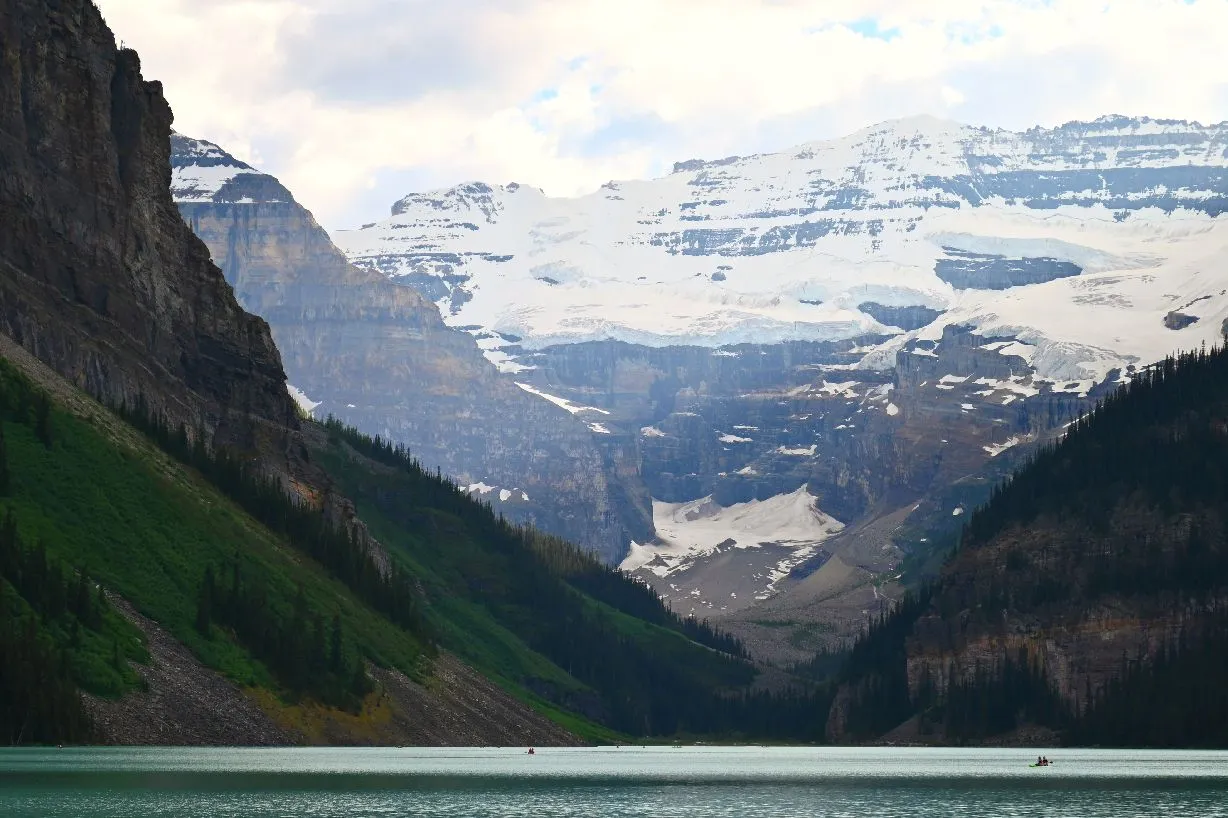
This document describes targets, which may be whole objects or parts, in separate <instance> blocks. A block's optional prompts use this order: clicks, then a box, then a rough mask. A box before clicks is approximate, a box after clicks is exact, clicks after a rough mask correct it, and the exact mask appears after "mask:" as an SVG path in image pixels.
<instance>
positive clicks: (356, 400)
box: [171, 134, 652, 560]
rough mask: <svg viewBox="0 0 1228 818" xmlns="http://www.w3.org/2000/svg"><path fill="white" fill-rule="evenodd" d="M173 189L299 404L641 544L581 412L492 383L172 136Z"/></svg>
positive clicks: (564, 524)
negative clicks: (269, 341) (255, 319)
mask: <svg viewBox="0 0 1228 818" xmlns="http://www.w3.org/2000/svg"><path fill="white" fill-rule="evenodd" d="M171 188H172V192H173V194H174V198H175V200H176V203H177V205H178V207H179V211H180V213H181V215H182V216H183V218H184V220H185V221H186V222H187V223H188V225H189V226H190V227H191V228H192V230H193V232H195V233H196V235H197V236H199V237H200V238H201V240H202V241H204V242H205V244H206V245H207V246H208V247H209V251H210V253H211V254H212V256H213V259H214V260H215V261H216V262H217V264H218V266H219V267H221V268H222V270H223V272H224V273H225V275H226V279H227V281H229V282H230V283H231V285H232V286H233V287H234V290H235V294H236V296H237V297H238V298H239V300H240V302H241V303H242V304H243V305H244V307H246V308H247V309H249V310H251V311H252V312H253V313H256V314H258V315H260V316H262V317H263V318H265V319H266V320H267V321H268V322H269V325H270V328H271V330H272V333H273V338H274V340H275V341H276V343H277V346H278V349H279V351H280V353H281V359H282V363H283V365H284V367H285V370H286V373H287V374H288V376H289V378H290V382H291V384H293V385H292V386H291V387H290V392H291V395H292V396H293V397H294V398H295V399H296V400H297V401H298V402H299V405H300V406H301V407H302V408H303V409H304V411H307V412H314V413H315V414H316V416H317V417H323V416H326V415H333V416H335V417H337V418H339V419H341V420H343V421H345V422H346V423H349V424H352V425H354V426H356V427H358V428H359V429H361V430H362V431H364V432H367V433H369V434H377V435H380V436H382V437H385V438H388V439H392V440H396V441H398V442H400V443H404V444H406V445H407V446H409V447H410V449H411V450H412V451H413V453H414V455H415V456H416V457H417V458H418V459H419V460H420V461H421V462H422V463H424V464H425V465H427V466H428V467H431V468H439V469H441V470H442V471H443V473H444V474H446V475H448V476H450V477H452V478H454V479H455V480H457V481H458V482H459V484H460V485H462V486H464V487H466V488H467V490H468V491H469V492H470V493H471V494H473V495H474V496H477V497H480V498H481V499H482V500H483V501H485V502H488V503H490V504H491V505H492V506H493V507H495V508H496V509H498V511H499V512H500V513H501V514H504V515H506V516H507V517H508V518H509V519H512V520H516V521H518V522H530V523H533V524H534V525H536V526H538V527H539V528H542V529H544V530H546V531H550V532H552V533H555V534H558V535H560V536H563V537H567V538H569V539H572V540H575V541H576V542H579V543H582V544H583V545H585V546H587V547H588V548H590V549H592V550H593V551H595V552H597V553H599V554H601V555H602V556H604V557H605V558H606V559H609V560H617V559H620V558H621V557H622V555H623V554H624V553H625V551H626V548H627V542H628V540H630V539H631V538H634V537H641V538H646V537H647V536H650V535H651V530H652V529H651V523H650V510H649V501H648V498H647V492H646V491H644V490H643V488H642V486H641V484H640V483H639V478H638V476H637V475H635V473H634V470H630V472H629V473H628V480H629V483H628V484H625V485H624V484H623V482H622V479H621V478H620V477H619V476H618V475H617V474H616V467H615V465H614V463H613V461H612V460H611V459H610V456H609V455H608V453H607V452H606V451H605V450H603V449H602V447H599V446H598V445H597V444H596V443H595V442H594V441H593V439H592V435H591V432H590V427H589V426H588V425H586V424H585V422H584V420H585V419H584V418H579V417H576V418H573V417H571V416H570V414H569V413H568V412H565V411H563V410H562V409H561V408H559V407H556V406H551V405H549V404H548V403H545V402H543V401H541V400H538V399H537V398H536V397H534V396H532V395H530V394H528V393H526V392H525V391H524V390H522V389H518V388H517V387H516V385H515V384H514V383H512V382H511V381H509V380H508V379H506V378H504V377H501V376H500V375H499V373H498V372H497V371H496V369H495V367H494V366H492V365H491V364H490V362H489V361H487V360H486V359H485V358H484V357H483V354H482V352H481V351H480V350H479V349H478V346H477V344H476V343H475V341H474V339H473V338H472V337H471V336H470V335H467V334H466V333H464V332H462V331H460V330H457V329H453V328H450V327H448V326H446V325H445V324H444V323H443V321H442V320H441V318H440V315H439V311H438V309H437V308H436V307H435V305H434V304H432V303H431V302H429V301H427V300H426V299H424V298H423V297H422V296H421V295H420V294H419V293H418V292H417V291H415V290H414V289H412V288H410V287H404V286H400V285H398V284H397V283H394V282H390V281H389V280H388V279H386V278H384V277H383V276H381V275H379V274H378V273H374V272H372V271H370V270H365V269H359V268H356V267H354V266H353V265H350V264H348V263H347V262H346V259H345V257H344V256H343V255H342V254H341V253H340V252H339V251H338V250H337V249H336V247H334V246H333V244H332V242H331V241H330V240H329V237H328V234H327V233H325V232H324V230H323V229H322V228H321V227H320V226H319V225H318V224H316V222H315V219H314V218H313V217H312V215H311V214H310V213H309V212H308V211H307V210H306V209H305V208H303V207H302V206H301V205H299V204H298V203H297V202H296V201H295V200H294V197H293V196H292V195H291V193H290V191H288V190H287V189H286V188H285V187H284V186H283V185H282V184H281V183H280V182H279V181H278V180H277V179H275V178H274V177H272V176H270V175H268V174H265V173H262V172H260V171H258V170H256V169H255V168H253V167H251V166H250V165H248V164H247V163H245V162H243V161H241V160H239V159H236V158H235V157H233V156H232V155H230V154H229V153H227V152H226V151H225V150H223V149H222V148H220V147H218V146H217V145H214V144H212V143H209V142H204V141H201V140H196V139H191V138H189V137H187V136H184V135H182V134H174V135H172V137H171Z"/></svg>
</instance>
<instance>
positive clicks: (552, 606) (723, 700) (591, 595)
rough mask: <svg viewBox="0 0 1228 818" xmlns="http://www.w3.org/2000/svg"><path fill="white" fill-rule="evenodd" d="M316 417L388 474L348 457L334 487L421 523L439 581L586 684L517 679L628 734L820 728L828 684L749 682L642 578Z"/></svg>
mask: <svg viewBox="0 0 1228 818" xmlns="http://www.w3.org/2000/svg"><path fill="white" fill-rule="evenodd" d="M325 426H326V428H327V430H328V433H329V435H330V438H331V442H332V443H333V444H334V445H342V444H344V445H345V446H348V447H349V448H351V449H353V450H354V451H356V452H358V453H359V454H361V455H364V456H366V457H369V458H371V459H373V460H376V461H377V462H380V463H382V464H384V465H386V466H389V467H390V468H392V469H394V470H395V471H396V472H397V474H398V475H399V476H400V477H399V479H391V478H388V477H384V476H372V475H370V474H369V473H364V472H362V471H361V470H358V469H355V470H354V471H353V472H352V473H351V474H350V477H351V480H352V481H353V483H352V485H349V486H347V488H346V491H347V493H348V494H350V495H351V496H352V497H353V499H355V501H358V502H363V503H366V504H368V505H369V506H370V507H373V508H375V509H377V510H378V512H379V513H380V514H382V515H384V516H385V517H387V518H388V519H389V520H391V521H392V522H394V523H395V524H397V527H398V528H399V529H400V530H402V531H406V532H432V533H431V534H429V535H426V536H429V537H430V538H431V540H430V544H429V546H428V547H426V548H425V549H424V550H423V551H422V552H420V553H419V555H418V556H419V558H420V559H423V560H429V561H430V563H431V564H432V565H433V566H434V569H435V571H436V573H438V574H439V575H440V576H446V577H450V578H453V579H452V580H451V583H452V584H450V585H448V586H447V587H446V588H441V589H440V590H439V593H444V594H449V595H458V596H461V597H463V598H466V599H468V600H470V601H471V602H472V603H473V604H476V605H480V606H482V607H484V608H485V609H486V610H487V611H489V612H490V614H491V617H492V619H493V620H494V621H495V622H497V623H498V624H499V625H500V626H502V627H504V628H506V629H508V630H510V631H511V632H512V633H514V634H516V636H517V637H519V638H520V639H521V640H522V641H523V642H524V643H525V644H526V645H527V646H528V647H529V648H531V649H532V650H534V651H536V652H537V653H539V654H541V655H542V656H545V657H546V658H548V659H550V660H551V661H552V662H553V663H554V664H555V665H557V666H558V667H559V668H561V669H562V670H564V671H566V672H567V673H568V674H570V675H571V676H572V677H573V678H575V679H576V680H578V681H580V682H582V683H583V684H584V685H586V686H587V687H588V688H590V689H591V691H592V694H585V693H582V692H577V691H565V690H558V689H552V688H551V687H550V686H549V685H546V686H541V685H540V684H539V683H538V682H536V681H534V680H533V679H524V680H521V681H522V682H523V683H525V684H526V685H527V686H528V687H530V688H531V689H535V690H536V691H537V692H538V693H539V694H541V695H543V696H545V697H546V698H548V699H550V700H552V701H555V702H557V703H559V704H561V705H562V706H564V707H567V708H569V709H572V710H575V711H577V712H580V713H582V714H583V715H586V716H587V717H589V718H591V719H594V720H596V721H599V722H601V723H603V724H605V725H607V726H609V727H612V728H614V729H616V730H619V731H621V732H625V733H629V734H632V735H641V736H647V735H652V736H670V735H676V734H690V735H730V736H732V735H740V736H746V737H759V738H772V739H781V740H785V739H794V740H801V739H802V738H803V737H804V736H814V735H821V733H822V722H821V715H822V713H824V712H825V706H826V705H825V704H824V703H825V702H829V701H830V698H829V693H828V691H827V690H826V689H824V688H821V687H818V686H814V687H799V688H797V689H795V690H788V691H780V692H776V693H772V694H768V693H759V692H751V691H750V690H749V686H750V684H751V682H752V681H753V679H754V677H755V675H756V670H755V668H754V667H753V666H752V665H751V664H750V663H749V662H748V661H746V660H745V659H744V658H743V657H745V655H746V652H745V648H744V647H743V646H742V645H741V643H740V642H738V641H737V640H736V639H734V638H732V637H729V636H726V635H724V634H721V633H720V632H718V631H717V630H716V629H714V628H712V627H711V626H710V625H708V624H707V623H704V622H699V621H696V620H693V619H691V620H684V619H682V618H680V617H678V616H677V615H676V614H674V613H673V612H672V611H670V610H669V609H668V608H667V607H665V605H664V604H663V603H662V602H661V600H660V598H659V597H658V596H657V595H656V594H655V592H653V591H652V589H650V588H647V587H646V586H644V585H642V584H640V583H637V582H635V581H634V580H631V579H630V578H627V577H625V576H622V575H621V574H619V573H618V572H617V571H615V570H614V569H611V568H609V567H607V566H604V565H602V564H601V563H599V562H598V561H597V560H596V559H595V558H593V557H592V556H590V555H588V554H586V553H584V552H582V551H580V550H579V549H578V548H576V547H574V546H572V545H570V544H568V543H565V542H563V541H561V540H558V539H557V538H553V537H548V536H545V535H542V534H540V533H539V532H536V531H533V530H531V529H528V528H522V527H519V526H514V525H511V524H510V523H508V522H507V521H506V520H504V519H502V518H501V517H499V516H498V515H496V514H495V513H494V512H493V511H492V510H491V508H490V507H489V506H488V505H486V504H481V503H478V502H476V501H475V500H473V499H472V498H470V497H469V496H468V495H467V494H466V493H464V492H463V491H461V490H460V489H459V488H458V487H457V486H455V485H454V484H452V483H450V482H449V481H447V480H445V479H443V478H442V477H441V476H440V475H439V474H438V473H433V474H432V473H428V472H427V471H426V470H424V469H423V468H422V467H421V465H420V464H419V463H417V462H416V461H415V460H414V459H413V458H412V457H411V456H410V455H409V453H408V451H407V450H406V449H405V448H404V447H403V446H398V445H394V444H391V443H389V442H387V441H384V440H380V439H378V438H371V437H368V436H366V435H363V434H361V433H359V432H357V431H356V430H354V429H353V428H351V427H348V426H345V425H343V424H341V423H340V422H339V421H337V420H335V419H333V418H329V419H328V420H326V421H325ZM407 542H408V541H407ZM697 643H698V644H697ZM699 645H702V646H703V647H700V646H699ZM457 647H458V648H460V647H461V646H459V645H458V646H457ZM705 647H706V648H709V649H708V650H705V649H704V648H705ZM773 714H775V715H773ZM816 719H818V721H816Z"/></svg>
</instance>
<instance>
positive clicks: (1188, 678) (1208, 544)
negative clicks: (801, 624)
mask: <svg viewBox="0 0 1228 818" xmlns="http://www.w3.org/2000/svg"><path fill="white" fill-rule="evenodd" d="M1226 464H1228V353H1226V352H1225V351H1224V350H1222V349H1211V350H1206V349H1202V350H1199V351H1196V352H1191V353H1187V354H1182V355H1179V356H1176V357H1171V358H1168V359H1166V360H1165V361H1164V362H1163V363H1161V364H1159V365H1157V366H1155V367H1153V368H1150V369H1148V370H1145V371H1143V372H1140V373H1137V374H1136V375H1135V377H1134V379H1133V380H1132V381H1131V382H1130V383H1129V384H1128V385H1126V386H1125V387H1123V388H1122V389H1120V390H1118V391H1117V392H1115V393H1114V394H1112V395H1111V396H1109V397H1108V398H1106V399H1105V400H1104V401H1103V402H1101V403H1100V404H1098V405H1097V407H1096V408H1095V409H1094V410H1093V411H1092V412H1091V413H1090V414H1088V415H1086V416H1083V417H1081V418H1080V419H1078V420H1077V421H1075V422H1074V423H1073V424H1072V425H1071V427H1070V428H1069V430H1068V432H1067V434H1066V435H1065V437H1064V438H1063V439H1062V440H1061V441H1059V442H1057V443H1055V444H1054V445H1052V446H1049V447H1047V448H1045V449H1043V450H1041V451H1039V452H1038V453H1036V454H1035V455H1034V456H1033V457H1032V458H1031V459H1030V461H1029V462H1028V463H1027V464H1026V465H1025V466H1024V467H1023V468H1022V469H1021V470H1020V471H1019V472H1018V473H1017V474H1016V475H1014V476H1013V477H1012V478H1011V479H1010V480H1009V481H1007V482H1005V483H1003V484H1002V485H1000V486H998V487H997V488H996V489H995V490H994V491H993V493H992V495H991V498H990V500H989V502H988V503H987V504H986V505H984V506H982V507H981V508H979V509H978V510H976V511H975V512H974V513H973V514H972V515H970V518H969V520H968V522H967V524H966V526H965V528H964V530H963V533H962V536H961V538H960V543H959V546H958V549H959V553H957V554H956V556H955V557H954V558H953V560H952V561H951V562H950V563H949V564H948V566H947V568H946V569H945V570H944V572H943V574H942V576H941V577H940V578H939V579H938V580H937V581H936V584H935V585H934V586H932V587H930V588H927V589H925V590H924V591H923V592H922V594H921V595H919V596H917V597H913V598H909V599H908V600H906V601H905V602H904V603H903V604H901V605H900V606H898V607H897V608H896V610H894V611H893V612H892V613H891V614H890V615H888V616H887V617H885V618H883V619H881V620H880V621H879V622H877V623H876V624H875V625H874V626H873V627H871V628H870V629H869V630H868V632H867V633H866V634H865V635H864V636H863V637H862V638H861V639H860V640H858V642H857V644H856V645H855V646H854V648H853V652H852V656H851V658H850V662H849V664H848V666H847V668H846V672H845V675H844V683H845V684H846V685H847V690H848V697H849V700H850V702H851V704H849V706H847V707H846V708H845V711H846V716H847V719H846V721H847V736H848V738H850V739H865V738H871V737H874V736H877V735H881V734H882V733H883V732H886V731H887V730H890V729H892V728H893V727H894V726H895V725H898V724H900V723H901V722H903V721H904V720H906V719H907V718H909V717H910V716H913V715H919V716H920V721H921V726H922V728H923V729H940V730H941V731H942V733H943V735H944V736H945V737H946V738H947V739H948V740H951V741H976V740H980V739H983V738H985V737H987V736H991V735H994V734H997V733H1002V732H1006V731H1009V730H1011V729H1013V728H1014V727H1016V726H1018V725H1021V724H1024V723H1027V724H1034V725H1043V726H1047V727H1050V728H1052V729H1054V730H1056V731H1058V732H1059V733H1060V734H1061V735H1064V736H1065V738H1066V740H1067V741H1069V742H1072V743H1079V744H1101V745H1134V746H1194V745H1199V746H1228V733H1225V729H1228V728H1224V727H1223V725H1224V724H1226V723H1228V661H1225V660H1224V656H1225V655H1228V653H1226V651H1228V618H1226V617H1225V616H1224V615H1223V614H1221V613H1217V611H1220V610H1222V606H1223V604H1224V599H1225V595H1226V594H1228V465H1226ZM991 545H992V546H993V547H994V548H995V549H997V552H995V553H996V554H998V555H1000V556H999V557H996V558H995V560H994V561H986V560H984V559H980V558H978V556H977V551H976V550H977V549H981V548H986V547H989V546H991ZM1104 596H1112V597H1113V598H1115V599H1118V600H1120V601H1122V602H1123V603H1125V604H1138V605H1140V606H1143V607H1145V608H1146V609H1147V610H1148V611H1151V612H1152V614H1155V613H1156V612H1159V613H1160V614H1162V613H1163V612H1165V611H1167V612H1169V613H1170V614H1171V615H1172V616H1173V617H1174V618H1176V619H1178V620H1181V621H1185V622H1187V626H1188V628H1190V629H1191V630H1190V633H1192V634H1195V635H1192V636H1183V637H1182V639H1181V640H1180V642H1179V643H1177V644H1172V645H1166V646H1164V647H1163V649H1162V651H1161V652H1160V654H1159V655H1158V656H1156V657H1151V658H1145V657H1144V658H1141V659H1137V660H1134V661H1131V662H1125V663H1123V666H1122V668H1121V670H1120V673H1119V674H1118V675H1117V676H1116V677H1115V678H1113V679H1111V680H1110V681H1109V682H1108V683H1106V684H1105V685H1103V686H1102V687H1101V688H1100V689H1088V690H1087V691H1086V692H1084V693H1083V694H1082V695H1081V696H1080V697H1079V700H1078V701H1074V702H1070V701H1066V700H1063V699H1062V698H1061V697H1060V696H1059V695H1058V694H1057V692H1056V691H1055V690H1054V688H1053V685H1052V683H1051V680H1050V679H1048V678H1047V677H1046V675H1045V672H1044V668H1043V666H1041V665H1039V664H1036V663H1035V662H1034V661H1029V659H1028V657H1027V656H1024V655H1015V656H1003V657H1000V658H999V660H998V661H997V662H996V663H994V664H993V665H992V666H988V667H980V668H974V669H972V672H971V673H970V674H964V675H961V676H954V675H953V676H951V677H949V678H947V679H945V680H936V679H922V680H921V683H920V685H919V689H913V690H912V691H911V692H910V690H909V687H908V679H907V677H906V664H905V663H906V659H907V651H908V642H909V640H910V639H913V638H916V639H918V640H928V642H927V644H928V645H929V646H930V647H931V648H932V649H935V650H937V651H938V653H939V654H941V653H942V652H943V651H948V652H951V651H955V650H957V648H958V645H959V643H960V641H961V636H960V634H962V633H963V632H965V631H966V630H967V629H969V628H980V629H983V630H985V631H986V632H992V631H993V629H994V628H996V627H997V625H996V624H995V623H1000V622H1001V621H1002V616H1003V613H1004V612H1005V611H1011V612H1012V613H1013V614H1014V615H1016V616H1020V615H1029V616H1033V617H1039V618H1040V621H1044V620H1045V619H1046V618H1048V617H1051V616H1056V615H1060V613H1061V611H1070V610H1078V609H1079V608H1080V606H1086V605H1088V604H1090V603H1092V602H1094V600H1096V599H1098V598H1101V597H1104ZM923 616H927V617H928V618H927V619H926V620H925V622H924V623H921V622H920V621H921V619H922V617H923ZM942 681H945V684H940V682H942ZM939 690H941V691H942V692H941V694H939V692H938V691H939Z"/></svg>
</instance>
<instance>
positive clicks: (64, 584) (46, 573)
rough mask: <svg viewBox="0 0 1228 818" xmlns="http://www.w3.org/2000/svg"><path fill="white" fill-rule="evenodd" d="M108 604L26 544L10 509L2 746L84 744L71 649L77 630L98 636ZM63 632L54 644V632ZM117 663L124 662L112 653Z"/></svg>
mask: <svg viewBox="0 0 1228 818" xmlns="http://www.w3.org/2000/svg"><path fill="white" fill-rule="evenodd" d="M106 604H107V603H106V599H105V597H103V596H102V591H101V588H100V589H99V590H98V591H97V592H95V591H94V588H93V584H92V583H91V582H90V581H89V578H88V577H87V576H86V575H85V574H84V573H77V574H76V576H75V577H74V576H73V575H72V573H71V572H66V571H65V570H64V567H63V566H62V565H61V564H60V563H59V562H57V561H54V560H50V559H48V557H47V550H46V547H45V546H43V545H42V544H41V543H40V544H39V545H38V546H36V547H26V545H25V543H24V542H23V541H22V539H21V537H20V535H19V534H18V531H17V523H16V521H15V520H14V519H13V513H12V511H11V510H9V511H7V512H6V513H5V516H4V522H3V523H2V524H0V743H4V744H22V743H35V744H37V743H53V742H66V741H69V742H73V741H83V740H85V739H88V738H89V736H90V734H91V729H90V724H89V719H88V718H87V716H86V714H85V710H84V708H82V706H81V698H80V696H78V694H77V684H78V678H77V673H76V672H75V665H76V662H75V661H74V657H73V652H74V651H75V650H76V649H79V648H80V647H81V644H82V631H84V630H90V631H94V632H96V633H101V631H102V623H103V611H104V610H105V608H106ZM53 630H56V631H59V632H60V633H61V634H62V638H61V639H60V640H56V639H55V638H54V636H53V633H52V631H53ZM115 661H116V662H120V661H122V659H121V658H120V657H119V655H118V653H117V655H116V659H115Z"/></svg>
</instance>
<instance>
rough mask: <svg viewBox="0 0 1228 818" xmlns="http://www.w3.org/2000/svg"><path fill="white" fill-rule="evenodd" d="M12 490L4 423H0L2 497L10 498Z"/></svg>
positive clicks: (0, 480)
mask: <svg viewBox="0 0 1228 818" xmlns="http://www.w3.org/2000/svg"><path fill="white" fill-rule="evenodd" d="M11 488H12V478H11V477H10V476H9V453H8V446H7V444H6V443H5V442H4V423H2V422H0V497H8V496H9V491H10V490H11Z"/></svg>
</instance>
